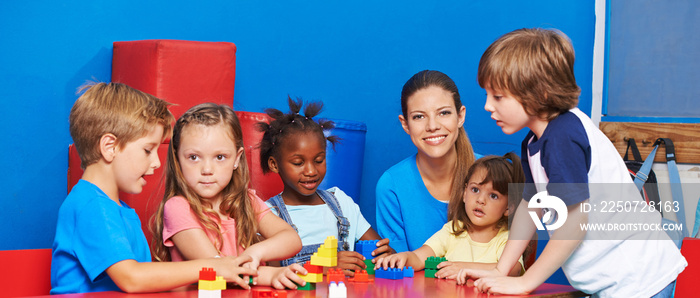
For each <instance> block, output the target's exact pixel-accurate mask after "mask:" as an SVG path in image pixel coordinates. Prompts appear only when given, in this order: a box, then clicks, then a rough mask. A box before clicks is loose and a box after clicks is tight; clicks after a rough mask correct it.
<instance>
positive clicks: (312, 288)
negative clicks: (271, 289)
mask: <svg viewBox="0 0 700 298" xmlns="http://www.w3.org/2000/svg"><path fill="white" fill-rule="evenodd" d="M294 284H296V285H297V290H302V291H315V290H316V284H315V283H312V282H307V283H306V285H305V286H300V285H299V284H298V283H294Z"/></svg>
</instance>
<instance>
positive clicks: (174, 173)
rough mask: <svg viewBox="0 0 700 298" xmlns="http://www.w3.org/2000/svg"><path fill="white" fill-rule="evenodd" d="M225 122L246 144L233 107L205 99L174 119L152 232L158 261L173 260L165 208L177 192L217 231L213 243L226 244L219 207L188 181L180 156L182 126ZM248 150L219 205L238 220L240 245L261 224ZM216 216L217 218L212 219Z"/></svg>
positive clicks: (240, 144)
mask: <svg viewBox="0 0 700 298" xmlns="http://www.w3.org/2000/svg"><path fill="white" fill-rule="evenodd" d="M197 124H198V125H205V126H214V125H223V126H224V127H227V128H230V130H229V133H230V137H231V138H232V139H233V140H234V141H235V143H236V149H238V148H244V147H243V138H242V137H243V133H242V130H241V124H240V122H239V121H238V117H237V116H236V113H234V111H233V109H231V107H229V106H226V105H217V104H213V103H204V104H200V105H196V106H194V107H192V108H190V109H189V110H187V112H185V114H183V115H182V116H181V117H180V119H178V120H177V122H176V123H175V128H174V129H173V137H172V139H171V140H170V146H168V161H167V167H166V169H165V171H166V175H165V195H164V196H163V200H162V201H161V203H160V206H159V207H158V211H157V212H156V214H155V215H154V217H153V224H152V225H151V227H152V228H151V229H152V233H153V242H154V243H153V255H154V257H155V259H156V260H158V261H168V260H170V252H169V251H168V248H167V247H165V245H164V244H163V225H164V222H163V211H164V210H163V208H164V206H165V203H166V202H167V201H168V200H169V199H170V198H172V197H174V196H182V197H184V198H185V199H186V200H187V201H188V202H189V205H190V208H191V209H192V212H194V214H195V216H197V218H198V219H199V222H200V224H201V225H202V227H203V228H204V229H205V231H209V232H211V233H213V234H215V235H216V241H215V242H216V243H214V246H215V247H216V248H217V250H219V251H221V248H222V247H223V235H222V234H221V229H220V227H219V225H220V221H219V216H218V215H217V213H216V211H215V210H214V209H212V206H209V204H203V203H202V202H203V201H202V200H201V198H200V196H199V195H198V194H197V193H196V192H195V191H194V190H193V189H191V188H190V187H189V185H187V182H186V181H185V178H184V176H183V174H182V167H181V166H180V161H179V160H178V158H177V154H178V150H179V148H180V143H181V135H182V130H183V129H184V128H185V127H186V126H188V125H197ZM246 160H247V159H246V156H245V151H244V152H243V154H242V155H241V157H240V163H239V166H238V168H237V169H236V170H234V173H233V176H232V177H231V181H230V182H229V184H228V185H227V186H226V187H225V188H224V189H223V190H222V197H223V199H222V201H221V204H220V205H219V212H220V213H222V214H225V215H227V216H229V217H231V218H234V219H235V220H236V234H237V236H238V239H237V240H238V243H237V244H238V245H239V246H241V247H244V248H245V247H249V246H250V245H252V244H253V243H255V242H256V241H257V237H256V234H257V231H258V224H257V221H256V214H255V210H254V209H253V205H252V203H251V201H250V197H249V196H248V185H249V184H250V173H249V172H248V164H247V163H246ZM212 218H214V219H212Z"/></svg>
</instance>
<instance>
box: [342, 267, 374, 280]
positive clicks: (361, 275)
mask: <svg viewBox="0 0 700 298" xmlns="http://www.w3.org/2000/svg"><path fill="white" fill-rule="evenodd" d="M348 280H349V281H353V282H373V281H374V279H370V278H369V274H367V271H365V270H359V271H355V277H351V278H349V279H348Z"/></svg>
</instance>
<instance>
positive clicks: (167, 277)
mask: <svg viewBox="0 0 700 298" xmlns="http://www.w3.org/2000/svg"><path fill="white" fill-rule="evenodd" d="M250 260H251V259H250V257H249V256H240V257H235V258H234V257H226V258H218V259H214V258H210V259H199V260H193V261H184V262H137V261H135V260H123V261H119V262H117V263H115V264H113V265H112V266H110V267H108V268H107V270H105V272H106V273H107V274H108V275H109V277H110V278H111V279H112V280H113V281H114V283H115V284H116V285H117V286H118V287H119V288H120V289H121V290H122V291H124V292H127V293H143V292H158V291H165V290H171V289H173V288H177V287H180V286H184V285H188V284H191V283H194V282H196V281H197V280H199V271H200V270H201V269H202V268H204V267H210V268H214V270H215V271H216V273H217V275H220V276H223V277H224V279H226V280H227V281H231V282H235V283H236V284H238V285H239V286H241V287H242V288H244V289H248V288H250V287H249V286H248V284H247V283H245V282H244V281H243V279H242V278H240V277H239V275H251V276H254V275H257V273H256V271H255V270H253V269H249V268H244V267H241V264H243V263H246V262H250Z"/></svg>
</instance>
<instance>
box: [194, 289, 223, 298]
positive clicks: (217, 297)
mask: <svg viewBox="0 0 700 298" xmlns="http://www.w3.org/2000/svg"><path fill="white" fill-rule="evenodd" d="M197 297H199V298H221V290H199V292H198V295H197Z"/></svg>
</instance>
